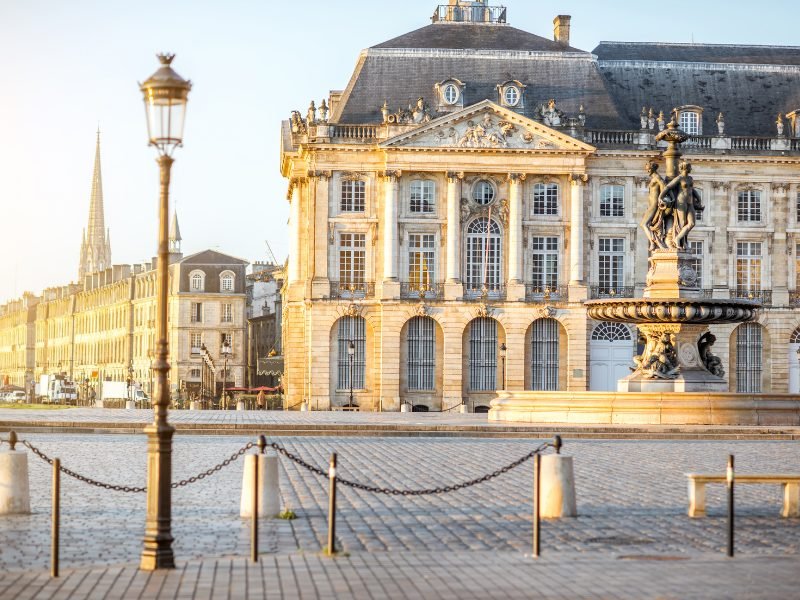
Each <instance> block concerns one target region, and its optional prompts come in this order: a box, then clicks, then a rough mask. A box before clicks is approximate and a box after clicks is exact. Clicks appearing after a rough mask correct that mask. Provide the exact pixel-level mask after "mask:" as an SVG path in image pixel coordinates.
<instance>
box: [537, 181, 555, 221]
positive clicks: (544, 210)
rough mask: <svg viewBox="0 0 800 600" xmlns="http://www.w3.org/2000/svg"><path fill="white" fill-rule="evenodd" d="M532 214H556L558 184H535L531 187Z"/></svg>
mask: <svg viewBox="0 0 800 600" xmlns="http://www.w3.org/2000/svg"><path fill="white" fill-rule="evenodd" d="M533 214H534V215H557V214H558V184H556V183H537V184H536V185H534V186H533Z"/></svg>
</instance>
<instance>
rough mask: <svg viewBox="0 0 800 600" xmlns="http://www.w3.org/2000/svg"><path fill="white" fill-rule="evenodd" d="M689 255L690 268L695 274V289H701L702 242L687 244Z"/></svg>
mask: <svg viewBox="0 0 800 600" xmlns="http://www.w3.org/2000/svg"><path fill="white" fill-rule="evenodd" d="M688 250H689V254H691V255H692V258H691V259H689V264H690V266H691V267H692V268H693V269H694V272H695V273H697V287H699V288H702V287H703V242H692V241H690V242H689V248H688Z"/></svg>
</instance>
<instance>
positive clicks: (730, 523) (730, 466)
mask: <svg viewBox="0 0 800 600" xmlns="http://www.w3.org/2000/svg"><path fill="white" fill-rule="evenodd" d="M726 478H727V480H728V556H729V557H731V558H732V557H733V521H734V510H733V484H734V472H733V454H729V455H728V470H727V472H726Z"/></svg>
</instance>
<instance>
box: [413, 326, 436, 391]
mask: <svg viewBox="0 0 800 600" xmlns="http://www.w3.org/2000/svg"><path fill="white" fill-rule="evenodd" d="M435 367H436V334H435V323H434V321H433V319H431V318H430V317H414V318H413V319H411V320H410V321H409V322H408V389H409V391H431V390H433V389H434V374H435Z"/></svg>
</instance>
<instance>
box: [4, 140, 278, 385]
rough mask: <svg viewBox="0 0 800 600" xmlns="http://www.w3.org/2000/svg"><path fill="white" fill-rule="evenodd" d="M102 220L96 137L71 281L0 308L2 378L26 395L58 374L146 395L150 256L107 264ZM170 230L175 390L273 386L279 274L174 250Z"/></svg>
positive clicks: (152, 327) (151, 338)
mask: <svg viewBox="0 0 800 600" xmlns="http://www.w3.org/2000/svg"><path fill="white" fill-rule="evenodd" d="M104 221H105V219H104V214H103V188H102V176H101V167H100V139H99V134H98V140H97V148H96V155H95V164H94V173H93V178H92V192H91V201H90V210H89V222H88V228H87V229H86V230H85V231H84V233H83V239H82V243H81V254H80V266H79V278H78V282H77V283H72V284H69V285H65V286H59V287H52V288H48V289H46V290H44V291H43V292H42V293H41V294H39V295H34V294H31V293H26V294H24V295H23V297H22V298H20V299H16V300H13V301H10V302H7V303H6V304H4V305H2V306H0V377H2V383H3V384H7V385H14V386H19V387H20V388H23V389H25V390H26V391H28V390H30V389H31V385H32V383H33V382H35V381H38V380H39V378H40V376H41V375H54V374H60V375H63V376H64V377H65V378H67V379H68V380H71V381H74V382H76V383H77V384H78V386H79V388H78V389H79V390H83V391H85V392H87V391H88V388H89V387H90V386H91V387H94V386H96V385H97V383H98V382H102V381H128V380H129V379H130V381H131V382H132V384H134V385H136V386H138V387H141V388H142V389H144V390H146V391H150V390H151V389H152V387H153V371H152V369H151V364H152V360H153V354H154V350H155V342H156V340H155V335H156V323H155V318H156V317H155V315H156V260H155V259H153V260H151V261H150V262H146V263H143V264H134V265H114V264H113V263H112V261H111V244H110V239H109V238H110V236H109V232H108V230H107V229H106V227H105V223H104ZM181 243H182V239H181V232H180V228H179V225H178V218H177V215H173V218H172V223H171V227H170V241H169V248H170V267H169V270H170V285H169V301H168V302H169V303H168V315H169V347H170V363H171V370H170V374H169V377H170V384H171V389H172V390H173V392H174V393H178V392H180V393H182V394H185V395H186V396H189V395H198V396H199V395H206V396H218V395H219V394H220V393H221V391H222V388H223V385H225V386H227V387H245V386H246V387H255V386H258V385H270V386H276V385H277V384H278V382H279V381H278V380H279V372H280V349H281V346H280V298H279V295H278V293H277V290H278V289H279V285H280V278H281V277H282V276H281V274H280V271H281V270H280V268H279V267H278V266H277V265H274V264H267V263H255V264H254V265H253V266H252V268H248V261H246V260H242V259H240V258H236V257H233V256H229V255H227V254H224V253H222V252H218V251H216V250H205V251H203V252H198V253H195V254H192V255H189V256H184V255H183V253H182V251H181Z"/></svg>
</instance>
